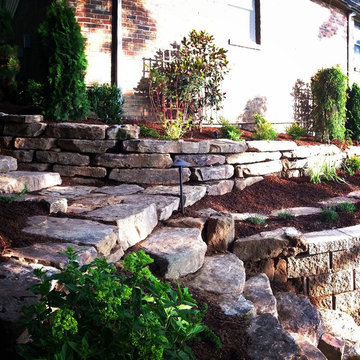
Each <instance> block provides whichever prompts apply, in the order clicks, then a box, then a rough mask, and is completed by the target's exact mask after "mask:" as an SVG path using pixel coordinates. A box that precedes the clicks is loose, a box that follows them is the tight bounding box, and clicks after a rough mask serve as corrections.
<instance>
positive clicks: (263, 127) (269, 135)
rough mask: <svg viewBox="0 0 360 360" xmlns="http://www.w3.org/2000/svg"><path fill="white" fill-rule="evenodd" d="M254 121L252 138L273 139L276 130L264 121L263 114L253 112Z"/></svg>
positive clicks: (275, 135)
mask: <svg viewBox="0 0 360 360" xmlns="http://www.w3.org/2000/svg"><path fill="white" fill-rule="evenodd" d="M253 116H254V119H255V122H256V128H255V131H254V139H256V140H275V139H276V137H277V135H278V134H277V132H276V131H275V130H274V128H273V126H272V124H271V123H269V122H268V121H266V119H265V118H264V116H262V115H260V114H254V115H253Z"/></svg>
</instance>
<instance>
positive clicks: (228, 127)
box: [220, 118, 243, 141]
mask: <svg viewBox="0 0 360 360" xmlns="http://www.w3.org/2000/svg"><path fill="white" fill-rule="evenodd" d="M220 124H221V129H220V131H221V137H222V138H225V139H230V140H234V141H240V140H241V136H242V134H243V132H242V131H241V130H240V129H239V128H238V127H237V126H236V125H234V124H230V122H229V121H228V120H226V119H224V118H221V119H220Z"/></svg>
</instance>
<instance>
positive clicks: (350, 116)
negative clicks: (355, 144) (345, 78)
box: [345, 83, 360, 140]
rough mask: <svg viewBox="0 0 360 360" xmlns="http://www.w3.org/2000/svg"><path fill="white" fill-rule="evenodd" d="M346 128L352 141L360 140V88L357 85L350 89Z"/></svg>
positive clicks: (347, 102) (354, 84)
mask: <svg viewBox="0 0 360 360" xmlns="http://www.w3.org/2000/svg"><path fill="white" fill-rule="evenodd" d="M345 126H346V130H347V131H348V132H350V133H351V138H352V139H356V140H360V87H359V85H358V84H356V83H353V85H352V88H351V89H350V88H349V89H348V96H347V101H346V123H345Z"/></svg>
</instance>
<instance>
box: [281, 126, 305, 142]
mask: <svg viewBox="0 0 360 360" xmlns="http://www.w3.org/2000/svg"><path fill="white" fill-rule="evenodd" d="M286 133H287V134H289V135H290V136H291V138H292V139H294V140H297V139H300V138H301V137H302V136H305V135H306V134H307V130H306V129H305V128H304V127H302V126H300V125H299V124H298V123H293V124H291V125H290V126H289V127H287V128H286Z"/></svg>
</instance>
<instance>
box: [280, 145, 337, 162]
mask: <svg viewBox="0 0 360 360" xmlns="http://www.w3.org/2000/svg"><path fill="white" fill-rule="evenodd" d="M340 153H341V151H340V149H339V148H338V147H337V146H336V145H333V144H331V145H315V146H314V145H304V146H297V147H296V148H295V149H294V150H293V151H291V152H285V153H283V155H284V156H286V157H287V158H292V159H305V158H309V157H315V156H318V155H336V154H340Z"/></svg>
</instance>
